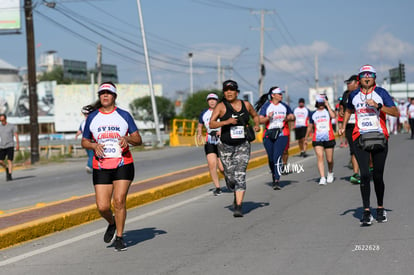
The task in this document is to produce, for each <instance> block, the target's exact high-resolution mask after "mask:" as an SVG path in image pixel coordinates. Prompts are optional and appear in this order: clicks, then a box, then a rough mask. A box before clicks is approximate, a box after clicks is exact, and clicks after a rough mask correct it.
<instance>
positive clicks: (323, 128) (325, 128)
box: [316, 121, 329, 133]
mask: <svg viewBox="0 0 414 275" xmlns="http://www.w3.org/2000/svg"><path fill="white" fill-rule="evenodd" d="M316 130H317V131H318V132H321V133H324V132H329V121H321V122H319V123H317V124H316Z"/></svg>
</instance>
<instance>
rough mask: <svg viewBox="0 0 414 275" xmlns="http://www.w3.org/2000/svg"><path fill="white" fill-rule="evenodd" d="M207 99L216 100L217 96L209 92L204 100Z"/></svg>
mask: <svg viewBox="0 0 414 275" xmlns="http://www.w3.org/2000/svg"><path fill="white" fill-rule="evenodd" d="M209 99H215V100H218V99H219V98H218V96H217V95H216V94H215V93H210V94H208V95H207V98H206V100H207V101H208V100H209Z"/></svg>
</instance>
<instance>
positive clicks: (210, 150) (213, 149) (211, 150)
mask: <svg viewBox="0 0 414 275" xmlns="http://www.w3.org/2000/svg"><path fill="white" fill-rule="evenodd" d="M204 152H205V153H206V156H207V155H208V154H216V155H217V156H218V149H217V145H216V144H211V143H206V144H204Z"/></svg>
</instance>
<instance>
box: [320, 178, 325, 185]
mask: <svg viewBox="0 0 414 275" xmlns="http://www.w3.org/2000/svg"><path fill="white" fill-rule="evenodd" d="M319 185H326V178H325V177H321V179H320V180H319Z"/></svg>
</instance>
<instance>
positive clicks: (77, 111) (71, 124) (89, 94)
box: [53, 84, 162, 132]
mask: <svg viewBox="0 0 414 275" xmlns="http://www.w3.org/2000/svg"><path fill="white" fill-rule="evenodd" d="M153 86H154V93H155V95H156V96H162V85H160V84H155V85H153ZM116 88H117V90H118V93H117V94H118V95H117V98H116V105H117V106H119V107H120V108H122V109H125V110H128V111H129V112H131V110H130V109H129V104H130V103H131V102H132V101H133V100H134V99H136V98H140V97H144V96H149V95H150V90H149V86H148V85H140V84H117V85H116ZM97 90H98V86H97V85H90V84H76V85H57V86H56V87H55V90H54V92H53V95H54V99H55V101H54V102H55V115H54V121H55V131H56V132H76V131H77V130H78V129H79V125H80V123H81V122H82V120H83V119H84V117H83V115H82V114H81V109H82V107H83V106H85V105H88V104H91V103H94V102H95V101H96V100H97V99H98V97H97V92H96V91H97ZM138 127H139V128H151V127H153V126H152V125H150V126H146V125H138Z"/></svg>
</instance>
